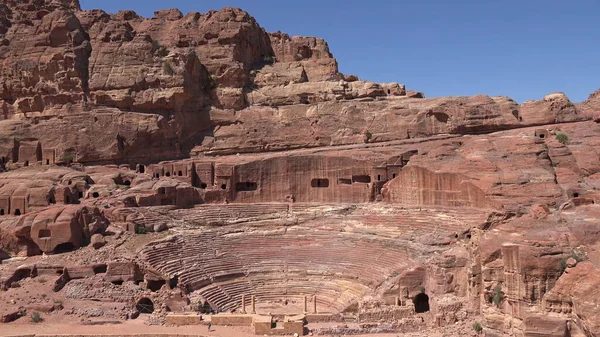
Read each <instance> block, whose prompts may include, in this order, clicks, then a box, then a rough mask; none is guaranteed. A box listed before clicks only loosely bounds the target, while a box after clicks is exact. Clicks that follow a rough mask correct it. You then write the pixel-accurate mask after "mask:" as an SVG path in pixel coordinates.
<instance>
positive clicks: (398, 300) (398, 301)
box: [242, 296, 400, 307]
mask: <svg viewBox="0 0 600 337" xmlns="http://www.w3.org/2000/svg"><path fill="white" fill-rule="evenodd" d="M242 303H243V302H242ZM395 303H396V306H397V307H399V306H400V298H399V297H398V296H396V298H395Z"/></svg>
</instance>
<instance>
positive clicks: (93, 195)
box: [92, 192, 100, 198]
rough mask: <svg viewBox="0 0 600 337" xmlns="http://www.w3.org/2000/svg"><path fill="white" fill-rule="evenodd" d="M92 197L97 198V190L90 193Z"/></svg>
mask: <svg viewBox="0 0 600 337" xmlns="http://www.w3.org/2000/svg"><path fill="white" fill-rule="evenodd" d="M92 197H94V198H99V197H100V194H99V193H98V192H94V193H92Z"/></svg>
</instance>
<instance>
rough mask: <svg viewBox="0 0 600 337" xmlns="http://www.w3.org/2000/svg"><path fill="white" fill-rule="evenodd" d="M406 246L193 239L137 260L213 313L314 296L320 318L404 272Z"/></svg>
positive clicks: (337, 240) (318, 237) (302, 237)
mask: <svg viewBox="0 0 600 337" xmlns="http://www.w3.org/2000/svg"><path fill="white" fill-rule="evenodd" d="M406 249H407V248H406V246H404V247H403V246H402V245H399V244H397V243H396V242H395V241H394V240H392V239H389V238H384V237H377V236H376V235H369V234H359V233H353V232H344V231H341V230H340V228H337V229H328V228H326V227H323V228H322V229H314V228H313V229H308V228H293V229H292V228H288V229H286V228H281V229H277V230H271V231H251V232H241V231H240V232H228V233H223V232H217V231H206V232H202V233H198V232H192V233H186V234H185V235H177V236H174V237H171V238H168V239H165V240H163V241H158V242H154V243H151V244H149V245H148V246H147V247H145V248H144V250H143V251H142V257H143V258H144V259H145V261H146V262H147V263H149V264H150V266H152V267H153V268H155V269H156V270H158V271H160V272H161V273H163V274H165V275H168V276H169V277H174V276H175V275H177V276H178V278H179V282H180V283H181V284H182V285H183V286H185V287H187V289H188V290H189V291H199V292H200V293H201V294H202V295H203V296H204V298H205V299H206V300H207V301H208V302H209V303H210V305H211V306H212V307H213V308H214V309H217V310H220V311H224V310H232V309H236V308H239V307H240V305H241V297H242V295H246V296H248V297H249V296H251V295H254V296H255V297H256V301H257V302H259V303H260V302H270V301H277V300H281V299H283V298H288V297H296V298H299V297H302V296H312V295H316V296H317V303H318V305H319V308H320V309H319V311H330V312H341V311H343V310H344V309H345V308H347V307H348V306H349V305H351V304H353V303H355V302H356V300H358V299H359V298H360V297H362V296H364V295H367V294H369V293H372V292H373V291H374V290H376V289H377V287H378V286H380V285H381V284H382V282H384V281H385V280H386V278H387V277H388V276H389V275H391V274H394V273H399V272H401V271H402V270H405V269H406V268H407V267H408V263H409V259H408V252H407V250H406Z"/></svg>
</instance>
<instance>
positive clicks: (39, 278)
mask: <svg viewBox="0 0 600 337" xmlns="http://www.w3.org/2000/svg"><path fill="white" fill-rule="evenodd" d="M37 281H38V282H39V283H46V279H45V278H43V277H38V279H37Z"/></svg>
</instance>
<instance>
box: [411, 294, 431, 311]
mask: <svg viewBox="0 0 600 337" xmlns="http://www.w3.org/2000/svg"><path fill="white" fill-rule="evenodd" d="M413 302H414V304H415V312H416V313H417V314H418V313H422V312H428V311H429V296H427V294H425V293H421V294H418V295H417V296H415V299H414V300H413Z"/></svg>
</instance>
